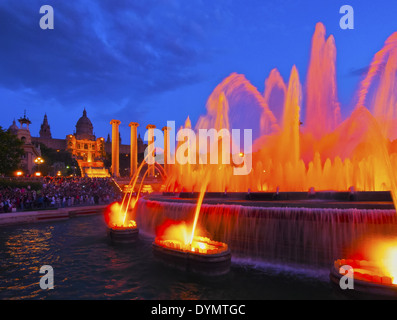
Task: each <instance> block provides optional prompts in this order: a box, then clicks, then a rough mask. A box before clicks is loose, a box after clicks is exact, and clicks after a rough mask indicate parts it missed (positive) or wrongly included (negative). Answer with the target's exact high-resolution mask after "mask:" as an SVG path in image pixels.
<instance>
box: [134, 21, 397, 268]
mask: <svg viewBox="0 0 397 320" xmlns="http://www.w3.org/2000/svg"><path fill="white" fill-rule="evenodd" d="M396 71H397V33H394V34H393V35H391V36H390V37H389V38H388V39H387V40H386V42H385V45H384V47H383V48H382V49H381V50H380V51H379V52H378V53H376V55H375V56H374V59H373V61H372V62H371V64H370V66H369V68H368V72H367V74H366V75H365V77H364V79H363V80H362V82H361V83H360V86H359V90H358V93H357V96H356V100H355V101H356V103H355V107H354V109H353V111H352V112H351V114H350V115H349V116H347V117H346V118H345V119H342V116H341V107H340V103H339V101H338V95H337V84H336V48H335V42H334V38H333V37H332V36H329V37H328V38H327V37H326V32H325V28H324V26H323V25H322V24H321V23H318V24H317V25H316V28H315V31H314V35H313V38H312V47H311V56H310V63H309V67H308V72H307V78H306V82H305V85H302V84H301V79H300V77H299V72H298V69H297V68H296V67H295V66H293V67H292V68H291V73H290V76H289V80H288V81H287V82H284V80H283V78H282V77H281V75H280V73H279V72H278V71H277V69H273V70H272V71H271V72H270V74H269V77H268V78H267V79H266V81H265V90H264V93H263V94H262V93H261V92H260V91H259V90H258V89H257V88H256V87H255V86H254V85H253V84H251V83H250V82H249V80H247V79H246V77H245V76H244V75H241V74H236V73H233V74H231V75H230V76H228V77H227V78H225V79H224V80H223V81H222V82H221V83H220V84H219V85H218V86H217V87H216V88H215V89H214V91H213V92H212V93H211V95H210V96H209V98H208V100H207V104H206V108H207V113H206V114H205V115H203V116H201V117H200V118H199V120H198V121H197V123H196V125H195V126H192V124H191V121H190V119H189V118H188V119H187V121H186V123H185V125H184V128H194V129H195V131H198V130H200V129H215V130H217V131H220V130H222V129H226V130H229V131H230V130H231V129H234V128H236V129H245V128H249V129H253V136H254V137H255V139H254V142H253V146H252V152H251V153H250V154H247V153H243V152H241V151H240V152H239V153H238V154H237V156H236V154H232V153H230V154H226V158H228V157H229V158H230V159H233V161H231V162H230V163H229V164H218V165H217V164H203V163H199V162H196V163H192V162H190V161H188V162H187V163H183V164H181V163H178V162H176V163H175V164H173V165H170V164H168V170H167V173H168V176H167V178H166V182H165V191H166V192H168V193H170V194H179V197H178V196H177V197H175V196H168V197H167V196H166V195H163V196H158V195H152V196H150V197H148V198H145V199H139V201H138V202H137V204H136V208H135V209H136V221H137V223H138V224H139V225H140V227H141V228H142V229H143V230H144V231H145V232H149V233H152V234H155V230H156V228H157V227H158V226H159V225H161V224H162V223H164V221H167V219H172V220H177V221H196V223H197V224H198V225H200V228H201V230H202V232H203V233H205V234H207V235H210V236H211V238H214V239H217V240H218V241H221V242H223V243H227V244H228V247H229V248H230V249H231V250H232V251H233V257H242V258H248V259H253V260H255V259H257V260H265V261H277V262H286V263H289V262H292V263H303V264H309V265H321V266H329V265H330V264H332V263H333V261H335V260H337V259H341V257H348V256H350V254H351V252H353V251H355V250H356V249H358V248H360V247H361V243H360V242H358V243H357V242H356V240H357V239H372V238H377V237H382V236H386V235H396V234H397V218H396V214H395V213H396V211H395V205H393V203H397V196H396V194H397V192H396V191H397V188H396V179H395V173H394V172H395V171H396V169H397V140H396V138H397V129H396V128H397V126H396V125H395V124H396V123H397V111H396V110H397V109H396V105H397V104H396V103H397V88H396V85H397V81H396V80H397V79H396ZM302 101H304V105H303V104H302ZM302 111H304V112H305V116H304V117H303V116H302V115H301V113H302ZM181 144H183V142H179V143H178V145H177V147H178V146H180V145H181ZM193 144H194V145H196V149H197V150H200V156H204V157H207V158H208V157H209V154H210V153H211V150H210V149H208V148H207V149H205V148H202V146H201V145H200V141H194V142H193ZM230 144H231V145H233V144H234V141H231V143H230ZM214 145H217V146H218V147H219V148H218V149H220V150H221V151H220V155H219V158H221V157H223V156H225V153H227V151H225V150H227V149H226V148H224V146H223V144H222V138H219V139H218V140H217V141H215V143H214ZM214 145H213V146H214ZM230 149H232V148H229V150H230ZM187 151H188V150H187ZM229 152H230V151H229ZM237 158H240V160H243V163H244V164H245V163H246V162H247V159H252V170H251V171H250V172H249V174H247V175H235V174H234V171H233V169H234V168H236V167H237V166H239V165H240V164H238V161H234V160H236V159H237ZM189 159H190V158H189ZM237 160H238V159H237ZM208 173H210V174H209V177H210V178H209V180H208V183H205V185H206V187H205V190H206V191H207V193H206V194H205V195H204V200H202V201H203V203H202V205H200V206H198V205H197V204H196V198H200V197H201V196H202V192H201V191H202V187H203V184H204V182H203V180H205V179H204V178H205V177H206V176H207V175H208ZM183 191H185V192H183ZM186 191H188V192H186ZM212 197H213V198H212ZM198 207H200V214H199V215H196V214H195V213H196V210H197V208H198ZM192 234H193V233H192ZM194 239H195V238H194V236H193V240H194ZM157 240H158V241H157V242H159V243H161V245H159V244H158V243H157V245H158V246H159V247H162V248H169V247H171V246H172V245H173V246H176V245H177V243H178V245H179V247H180V251H181V252H189V250H188V249H189V246H186V245H192V244H193V241H191V239H190V241H188V242H187V243H186V242H176V240H177V239H175V238H169V239H161V238H158V239H157ZM166 240H170V241H168V242H167V241H166ZM174 240H175V241H174ZM161 241H163V242H161ZM178 241H179V240H178ZM352 243H355V247H354V248H353V247H350V246H351V244H352ZM155 244H156V241H155ZM173 249H174V248H173ZM175 251H176V250H175Z"/></svg>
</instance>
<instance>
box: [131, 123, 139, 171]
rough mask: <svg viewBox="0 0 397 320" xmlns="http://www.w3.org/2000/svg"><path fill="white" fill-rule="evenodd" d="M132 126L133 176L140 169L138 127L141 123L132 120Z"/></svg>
mask: <svg viewBox="0 0 397 320" xmlns="http://www.w3.org/2000/svg"><path fill="white" fill-rule="evenodd" d="M129 126H130V127H131V146H130V177H132V176H133V175H134V174H135V172H136V170H137V169H138V134H137V128H138V126H139V123H136V122H130V124H129Z"/></svg>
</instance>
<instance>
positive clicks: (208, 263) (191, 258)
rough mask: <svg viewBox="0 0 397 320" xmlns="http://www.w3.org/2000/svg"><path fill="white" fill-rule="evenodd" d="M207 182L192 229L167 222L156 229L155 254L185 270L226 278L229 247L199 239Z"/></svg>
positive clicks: (221, 243) (180, 223)
mask: <svg viewBox="0 0 397 320" xmlns="http://www.w3.org/2000/svg"><path fill="white" fill-rule="evenodd" d="M205 187H206V181H204V184H203V188H202V190H201V192H200V195H199V200H198V203H197V205H196V208H195V214H194V221H193V224H192V226H191V227H188V226H187V225H186V223H185V221H180V222H175V221H170V220H167V221H165V222H164V223H163V224H161V225H160V226H159V227H157V228H156V229H157V230H156V231H157V232H156V234H157V236H156V238H155V240H154V242H153V254H154V256H155V257H157V258H158V259H159V260H161V261H162V262H164V263H165V264H167V265H170V266H173V267H176V268H178V269H180V270H183V271H189V272H195V273H200V274H205V275H222V274H225V273H227V272H228V271H229V269H230V263H231V253H230V250H229V248H228V246H227V244H225V243H223V242H218V241H214V240H211V239H210V238H208V237H203V236H197V235H196V234H197V233H199V232H198V231H197V221H198V217H199V215H200V210H201V204H202V201H203V198H204V194H205Z"/></svg>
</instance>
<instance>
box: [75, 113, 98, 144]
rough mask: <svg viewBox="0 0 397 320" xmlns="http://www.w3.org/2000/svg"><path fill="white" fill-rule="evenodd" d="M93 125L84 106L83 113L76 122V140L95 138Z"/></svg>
mask: <svg viewBox="0 0 397 320" xmlns="http://www.w3.org/2000/svg"><path fill="white" fill-rule="evenodd" d="M93 132H94V126H93V125H92V123H91V120H90V119H88V117H87V111H86V110H85V108H84V111H83V115H82V116H81V118H80V119H79V120H78V121H77V123H76V133H75V136H76V139H78V140H95V135H94V133H93Z"/></svg>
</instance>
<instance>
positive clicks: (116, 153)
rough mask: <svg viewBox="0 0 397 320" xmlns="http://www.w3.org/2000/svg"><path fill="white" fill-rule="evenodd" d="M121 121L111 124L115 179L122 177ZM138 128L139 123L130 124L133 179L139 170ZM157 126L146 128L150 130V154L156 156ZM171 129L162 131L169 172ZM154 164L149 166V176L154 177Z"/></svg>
mask: <svg viewBox="0 0 397 320" xmlns="http://www.w3.org/2000/svg"><path fill="white" fill-rule="evenodd" d="M120 123H121V121H120V120H112V121H110V124H111V125H112V170H111V173H112V175H113V177H119V176H120V169H119V162H120V139H119V125H120ZM138 126H139V123H137V122H130V124H129V127H130V128H131V145H130V176H131V177H132V176H133V175H134V174H135V172H136V171H137V169H138V143H137V141H138V134H137V131H138ZM155 128H156V126H155V125H153V124H149V125H147V126H146V129H147V130H148V153H149V154H154V152H155V150H154V129H155ZM169 129H170V128H169V127H164V128H163V129H162V130H163V132H164V170H165V172H168V161H167V158H168V157H167V155H168V152H169V150H168V148H169V133H168V131H169ZM154 171H155V168H154V163H153V164H150V165H149V172H148V175H149V176H151V177H153V176H154Z"/></svg>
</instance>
